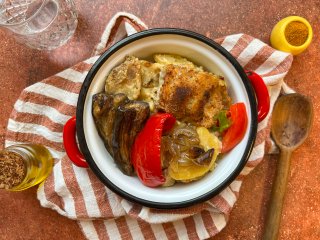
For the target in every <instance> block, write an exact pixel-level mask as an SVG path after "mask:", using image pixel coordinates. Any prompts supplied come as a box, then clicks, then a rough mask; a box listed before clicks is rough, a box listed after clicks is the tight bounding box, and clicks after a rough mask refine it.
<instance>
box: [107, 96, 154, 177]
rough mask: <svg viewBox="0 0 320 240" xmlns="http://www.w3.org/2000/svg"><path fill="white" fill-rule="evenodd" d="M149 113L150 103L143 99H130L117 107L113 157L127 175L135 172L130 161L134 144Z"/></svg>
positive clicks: (113, 135) (113, 136)
mask: <svg viewBox="0 0 320 240" xmlns="http://www.w3.org/2000/svg"><path fill="white" fill-rule="evenodd" d="M149 115H150V108H149V104H148V103H146V102H142V101H130V102H128V103H126V104H123V105H121V106H119V107H118V109H117V112H116V118H115V123H114V127H113V133H112V150H113V157H114V160H115V162H116V163H117V164H118V165H119V166H120V168H121V170H122V171H123V172H124V173H125V174H127V175H132V174H133V166H132V164H131V161H130V153H131V147H132V144H133V142H134V139H135V137H136V135H137V134H138V133H139V132H140V131H141V129H142V128H143V126H144V124H145V122H146V120H147V119H148V118H149Z"/></svg>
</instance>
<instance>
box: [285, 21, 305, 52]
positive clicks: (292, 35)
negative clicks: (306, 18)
mask: <svg viewBox="0 0 320 240" xmlns="http://www.w3.org/2000/svg"><path fill="white" fill-rule="evenodd" d="M308 34H309V32H308V28H307V26H306V25H305V24H304V23H302V22H298V21H294V22H291V23H289V24H288V26H287V27H286V29H285V31H284V35H285V37H286V39H287V41H288V42H289V43H290V44H291V45H293V46H301V45H302V44H304V43H305V42H306V41H307V39H308Z"/></svg>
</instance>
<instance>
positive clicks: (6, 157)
mask: <svg viewBox="0 0 320 240" xmlns="http://www.w3.org/2000/svg"><path fill="white" fill-rule="evenodd" d="M25 175H26V167H25V164H24V160H23V158H22V157H21V156H20V155H18V154H16V153H13V152H9V151H6V150H3V151H0V189H11V188H13V187H15V186H17V185H19V184H20V183H21V182H22V181H23V180H24V178H25Z"/></svg>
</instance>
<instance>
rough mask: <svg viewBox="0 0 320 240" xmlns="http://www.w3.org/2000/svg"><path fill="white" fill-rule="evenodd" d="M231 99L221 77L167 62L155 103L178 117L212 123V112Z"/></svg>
mask: <svg viewBox="0 0 320 240" xmlns="http://www.w3.org/2000/svg"><path fill="white" fill-rule="evenodd" d="M230 102H231V99H230V97H229V96H228V94H227V88H226V85H225V82H224V81H223V79H221V78H220V77H218V76H216V75H214V74H212V73H209V72H205V71H199V70H197V69H195V68H189V67H185V66H178V65H172V64H169V65H167V66H166V69H165V76H164V83H163V85H162V88H161V90H160V99H159V102H158V104H157V107H158V108H159V109H161V110H164V111H165V112H169V113H172V114H173V115H174V116H175V117H176V118H177V119H178V120H181V121H184V122H191V123H193V124H195V125H200V126H204V127H206V128H209V127H212V126H213V124H214V119H213V117H214V115H215V114H217V113H218V112H219V111H220V110H222V109H225V108H228V107H229V105H230Z"/></svg>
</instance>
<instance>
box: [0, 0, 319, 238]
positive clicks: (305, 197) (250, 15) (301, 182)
mask: <svg viewBox="0 0 320 240" xmlns="http://www.w3.org/2000/svg"><path fill="white" fill-rule="evenodd" d="M75 2H76V5H77V9H78V12H79V25H78V28H77V31H76V33H75V35H74V37H73V38H72V39H71V40H70V41H69V42H68V43H67V44H66V45H65V46H63V47H61V48H59V49H57V50H54V51H51V52H45V51H44V52H40V51H37V50H32V49H29V48H27V47H25V46H23V45H20V44H18V43H16V42H15V40H14V39H13V38H12V36H10V35H9V34H8V33H7V32H5V31H4V30H3V29H0V39H1V44H0V106H1V113H0V126H1V127H0V137H1V140H0V141H1V144H3V142H4V135H5V129H6V125H7V121H8V117H9V114H10V112H11V110H12V107H13V104H14V102H15V101H16V99H17V98H18V96H19V94H20V92H21V90H22V89H24V88H25V87H26V86H28V85H30V84H33V83H35V82H38V81H40V80H42V79H44V78H46V77H48V76H50V75H53V74H55V73H57V72H59V71H61V70H63V69H65V68H67V67H69V66H72V65H73V64H75V63H77V62H78V61H80V60H83V59H86V58H87V57H89V56H90V54H91V52H92V50H93V47H94V45H95V44H96V43H97V42H98V41H99V37H100V35H101V33H102V31H103V29H104V27H105V24H106V23H107V22H108V20H109V19H110V18H111V17H112V16H113V15H114V14H115V13H116V12H118V11H127V12H130V13H133V14H136V15H137V16H139V17H140V18H141V19H142V20H144V21H145V23H146V24H147V25H148V26H149V27H150V28H151V27H179V28H186V29H189V30H193V31H196V32H199V33H201V34H205V35H207V36H209V37H211V38H216V37H220V36H223V35H227V34H233V33H241V32H243V33H247V34H250V35H252V36H254V37H257V38H260V39H261V40H263V41H265V42H267V43H268V42H269V34H270V32H271V30H272V28H273V26H274V25H275V24H276V23H277V21H279V20H280V19H281V18H283V17H286V16H288V15H299V16H302V17H305V18H307V19H308V20H309V22H310V23H311V25H312V27H313V30H314V39H313V42H312V44H311V46H310V47H309V48H308V49H307V51H306V52H304V53H303V54H301V55H299V56H296V57H295V58H294V62H293V65H292V68H291V70H290V72H289V74H288V75H287V77H286V78H285V80H286V81H287V83H288V84H289V85H290V86H291V87H293V88H294V89H296V90H297V91H298V92H300V93H302V94H305V95H307V96H309V97H310V98H311V99H312V101H313V103H314V111H315V118H314V123H313V129H312V132H311V136H310V137H309V138H308V139H307V141H306V142H305V143H304V144H303V145H302V146H301V147H300V148H299V149H298V150H297V151H296V152H294V154H293V156H292V165H291V171H290V179H289V182H288V187H287V193H286V198H285V203H284V209H283V214H282V222H281V228H280V239H288V240H289V239H290V240H294V239H310V240H311V239H320V161H319V159H318V158H319V155H318V149H319V148H320V139H319V137H318V133H319V130H320V122H319V119H318V115H319V113H320V108H319V103H320V99H319V98H320V67H319V63H320V58H319V55H318V53H319V40H320V37H319V34H320V24H319V14H320V2H319V1H318V0H309V1H300V0H285V1H276V0H272V1H268V0H264V1H261V0H255V1H239V0H224V1H209V0H207V1H199V0H198V1H197V0H186V1H174V0H173V1H169V0H166V1H157V0H153V1H147V0H117V1H111V0H109V1H102V0H95V1H86V0H75ZM302 2H304V3H302ZM276 161H277V156H272V157H271V156H266V157H265V158H264V160H263V162H262V163H261V164H260V165H259V166H258V167H257V168H256V169H255V170H254V171H253V172H252V173H251V174H250V175H249V176H248V177H247V178H246V180H245V181H244V184H243V187H242V189H241V192H240V198H239V200H238V202H237V203H236V205H235V208H234V210H233V211H232V213H231V216H230V221H229V224H228V225H227V227H226V228H225V229H224V230H223V231H222V232H221V233H220V234H219V235H217V236H216V237H214V238H213V239H250V240H251V239H261V236H262V231H263V226H264V222H265V215H266V206H267V204H268V200H269V196H270V190H271V184H272V178H273V176H274V172H275V167H276ZM0 206H1V214H0V239H34V240H36V239H84V237H83V235H82V233H81V231H80V229H79V227H78V225H77V223H76V222H75V221H72V220H69V219H66V218H64V217H62V216H60V215H58V214H57V213H56V212H54V211H52V210H49V209H44V208H42V207H41V206H40V205H39V202H38V200H37V199H36V189H35V188H33V189H30V190H26V191H24V192H20V193H9V192H5V191H1V192H0Z"/></svg>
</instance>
